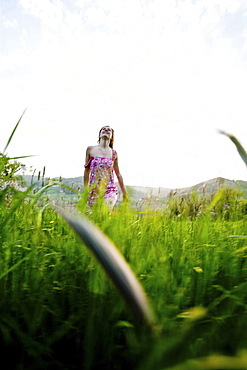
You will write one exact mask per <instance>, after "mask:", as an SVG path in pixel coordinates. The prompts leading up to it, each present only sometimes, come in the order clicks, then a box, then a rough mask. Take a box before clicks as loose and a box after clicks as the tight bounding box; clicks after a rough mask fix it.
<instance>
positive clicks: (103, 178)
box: [84, 150, 118, 207]
mask: <svg viewBox="0 0 247 370" xmlns="http://www.w3.org/2000/svg"><path fill="white" fill-rule="evenodd" d="M115 158H116V151H115V150H112V158H104V157H91V158H90V159H89V161H88V163H87V164H85V166H84V167H85V168H87V167H89V168H90V178H89V197H88V205H89V206H90V207H91V206H93V205H94V204H95V203H96V202H97V198H98V197H99V196H100V192H101V191H102V192H103V196H104V198H111V197H112V198H116V196H117V194H118V190H117V187H116V186H115V183H114V174H113V165H114V160H115Z"/></svg>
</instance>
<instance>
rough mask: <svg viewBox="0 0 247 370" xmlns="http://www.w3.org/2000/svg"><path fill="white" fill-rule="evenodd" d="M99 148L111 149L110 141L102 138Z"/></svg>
mask: <svg viewBox="0 0 247 370" xmlns="http://www.w3.org/2000/svg"><path fill="white" fill-rule="evenodd" d="M99 146H101V148H104V149H105V148H109V147H110V140H109V139H107V138H105V137H102V138H101V139H100V142H99Z"/></svg>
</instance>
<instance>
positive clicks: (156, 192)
mask: <svg viewBox="0 0 247 370" xmlns="http://www.w3.org/2000/svg"><path fill="white" fill-rule="evenodd" d="M24 180H25V181H26V182H27V184H28V185H30V184H31V183H35V184H36V186H35V187H36V189H37V190H38V189H39V188H41V187H42V185H43V184H46V183H47V181H48V180H47V179H43V180H42V179H40V180H38V177H37V176H31V175H26V176H24ZM56 180H57V181H58V180H59V179H56ZM60 180H62V184H64V185H66V186H68V187H72V188H73V189H75V190H78V191H80V192H82V191H83V177H82V176H79V177H71V178H63V179H60ZM116 186H117V187H118V184H117V183H116ZM221 187H227V188H233V189H237V190H239V191H243V193H244V196H245V197H247V181H242V180H228V179H225V178H222V177H217V178H215V179H211V180H207V181H204V182H201V183H199V184H196V185H193V186H190V187H185V188H178V189H171V188H162V187H158V188H156V187H155V188H153V187H147V186H127V189H128V192H129V195H130V197H131V199H133V200H134V201H140V200H148V199H153V200H158V199H167V198H168V197H169V196H170V195H171V194H172V195H173V196H183V195H186V194H190V193H193V192H198V194H203V193H204V194H214V193H217V191H218V190H219V189H220V188H221ZM60 190H61V189H60ZM64 192H65V193H66V192H68V191H66V190H64Z"/></svg>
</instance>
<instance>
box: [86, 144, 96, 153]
mask: <svg viewBox="0 0 247 370" xmlns="http://www.w3.org/2000/svg"><path fill="white" fill-rule="evenodd" d="M96 146H97V145H90V146H88V147H87V150H86V152H87V153H89V154H90V153H91V151H92V150H93V149H94V148H95V147H96Z"/></svg>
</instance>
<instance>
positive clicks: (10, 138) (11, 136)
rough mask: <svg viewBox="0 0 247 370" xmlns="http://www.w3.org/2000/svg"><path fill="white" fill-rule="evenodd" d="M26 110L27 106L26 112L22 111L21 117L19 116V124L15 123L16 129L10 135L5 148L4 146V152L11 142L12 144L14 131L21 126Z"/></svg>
mask: <svg viewBox="0 0 247 370" xmlns="http://www.w3.org/2000/svg"><path fill="white" fill-rule="evenodd" d="M26 110H27V108H25V109H24V112H23V113H22V115H21V117H20V118H19V120H18V122H17V124H16V125H15V128H14V130H13V131H12V133H11V135H10V137H9V140H8V142H7V144H6V146H5V148H4V150H3V153H5V152H6V150H7V148H8V146H9V144H10V142H11V140H12V138H13V136H14V133H15V131H16V129H17V127H18V126H19V123H20V122H21V119H22V117H23V115H24V113H25V112H26Z"/></svg>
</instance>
